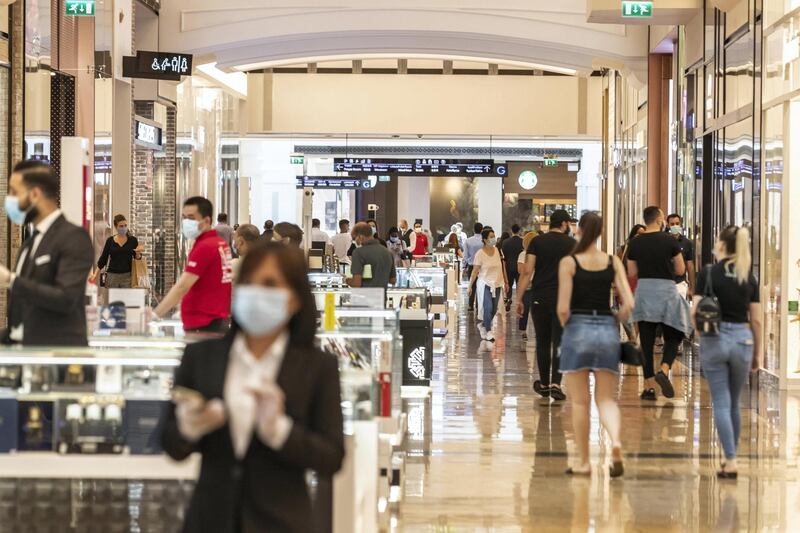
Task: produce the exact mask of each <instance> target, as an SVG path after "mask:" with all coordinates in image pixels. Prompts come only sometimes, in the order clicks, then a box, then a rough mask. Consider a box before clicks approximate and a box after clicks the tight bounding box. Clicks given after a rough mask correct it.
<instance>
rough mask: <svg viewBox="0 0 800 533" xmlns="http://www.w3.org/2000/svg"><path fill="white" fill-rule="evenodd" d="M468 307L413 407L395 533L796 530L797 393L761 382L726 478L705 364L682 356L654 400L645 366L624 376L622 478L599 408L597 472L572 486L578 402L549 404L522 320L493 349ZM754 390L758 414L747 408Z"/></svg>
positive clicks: (504, 321) (799, 496)
mask: <svg viewBox="0 0 800 533" xmlns="http://www.w3.org/2000/svg"><path fill="white" fill-rule="evenodd" d="M459 309H463V310H464V311H463V312H461V314H460V315H459V317H458V332H457V335H453V338H452V340H449V341H448V342H449V343H448V347H447V349H446V350H445V351H444V353H443V354H440V355H439V356H438V358H437V359H436V360H435V363H434V381H433V392H432V396H431V398H429V399H428V400H424V401H423V400H406V401H405V402H406V405H405V406H404V407H405V408H406V411H407V413H408V416H409V431H408V435H407V440H406V450H407V452H408V459H407V467H406V468H407V469H406V485H405V487H406V500H405V501H404V503H403V506H402V512H401V514H400V516H399V517H398V524H399V531H403V532H430V531H437V532H439V531H442V532H444V531H481V532H484V531H485V532H497V533H499V532H550V531H552V532H565V531H576V532H577V531H598V532H602V531H646V532H657V531H675V532H678V531H719V532H723V531H724V532H730V531H797V530H798V528H800V465H798V460H797V452H798V447H800V428H798V425H797V424H798V422H797V421H798V415H800V395H799V394H797V393H794V394H791V393H790V394H786V393H780V392H779V391H777V390H775V389H774V388H772V387H771V386H770V385H769V384H765V383H762V384H761V385H760V386H756V385H751V387H750V389H749V390H750V391H751V397H744V398H743V404H742V407H743V409H742V440H741V445H740V463H739V464H740V477H739V479H738V481H735V482H731V481H719V480H718V479H717V477H716V475H715V472H716V470H718V469H719V466H720V460H721V457H722V453H721V450H720V447H719V441H718V440H717V437H716V433H715V428H714V424H713V419H712V413H711V405H710V397H709V393H708V387H707V385H706V383H705V381H704V379H703V378H702V376H701V373H700V370H699V364H698V362H697V359H696V358H695V357H693V356H692V354H691V352H690V351H685V352H684V355H682V356H681V357H680V358H679V360H678V361H679V364H676V366H675V369H674V371H673V374H674V375H675V376H676V379H675V380H674V382H675V384H676V387H675V388H676V396H675V398H673V399H672V400H666V399H665V398H663V397H661V396H659V399H658V401H657V402H655V403H652V402H650V403H647V402H643V401H642V400H640V399H639V393H640V391H641V377H640V375H639V373H640V371H639V370H638V369H631V368H626V372H625V375H624V376H623V379H622V384H621V390H620V407H621V410H622V416H623V436H622V440H623V446H624V453H625V469H626V471H625V476H624V477H623V478H622V479H617V480H610V478H609V476H608V465H609V454H610V450H609V446H608V443H607V440H606V437H605V435H604V433H603V432H602V431H601V428H600V425H599V420H598V417H597V412H596V408H593V411H592V412H593V415H592V421H591V433H590V442H591V452H592V462H593V471H592V477H591V478H590V479H586V478H570V477H569V476H566V475H564V471H565V469H566V468H567V466H568V464H572V463H569V460H568V455H569V454H572V453H573V441H572V429H571V422H570V405H569V400H568V401H567V402H560V403H551V401H550V400H549V399H542V398H540V397H539V396H538V395H537V394H535V393H534V392H533V390H532V383H533V381H534V379H536V378H537V374H536V370H535V368H536V365H535V353H534V342H533V340H531V341H529V342H528V343H527V345H526V343H525V342H524V341H523V340H522V337H521V335H520V333H519V332H518V331H516V320H512V325H513V327H511V328H509V327H508V325H509V324H508V318H507V317H508V316H509V315H504V314H503V313H502V312H501V313H499V314H498V317H497V319H496V320H497V321H498V324H499V328H498V331H500V330H502V331H505V335H503V336H499V335H498V337H499V338H498V339H497V342H496V343H494V344H492V343H488V342H485V341H481V340H480V337H479V336H478V332H477V329H476V328H475V327H474V326H473V323H472V320H471V318H470V316H469V315H468V314H467V312H466V306H459ZM510 314H513V310H512V312H511V313H510ZM687 346H688V344H687ZM565 392H566V394H567V395H569V391H568V390H566V391H565ZM755 395H759V396H760V405H761V406H762V413H761V414H757V413H756V411H755V410H754V409H753V408H751V407H750V406H751V405H755V404H756V398H755ZM744 396H747V394H746V393H745V395H744ZM787 457H788V458H790V459H789V460H787Z"/></svg>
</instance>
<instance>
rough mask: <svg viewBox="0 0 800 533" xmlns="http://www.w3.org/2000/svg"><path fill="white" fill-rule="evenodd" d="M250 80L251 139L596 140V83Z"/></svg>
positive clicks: (433, 78)
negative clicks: (340, 135)
mask: <svg viewBox="0 0 800 533" xmlns="http://www.w3.org/2000/svg"><path fill="white" fill-rule="evenodd" d="M249 76H250V77H252V78H251V80H250V83H249V85H250V86H251V87H253V86H255V87H254V88H258V89H259V90H257V91H253V92H251V94H250V98H249V99H250V102H248V107H249V108H250V110H251V112H250V113H248V114H249V122H250V124H249V126H250V128H249V132H250V133H258V132H263V131H274V132H282V133H330V132H350V133H367V134H375V133H378V134H380V133H397V134H454V133H458V134H472V135H562V136H579V135H584V134H585V135H588V136H590V137H594V138H598V137H599V136H600V128H601V122H602V117H601V92H600V91H601V89H600V78H588V79H587V80H586V91H585V92H584V91H580V90H579V82H580V80H579V78H577V77H567V76H564V77H561V76H460V75H459V76H455V75H454V76H445V75H394V74H387V75H376V74H364V75H358V74H274V75H269V74H266V75H265V74H250V75H249ZM265 77H271V89H272V90H271V92H270V91H269V88H270V83H269V81H270V80H269V79H266V78H265ZM265 82H267V83H265ZM265 89H266V90H265ZM581 93H584V94H585V96H584V97H583V98H585V101H584V102H582V101H581V97H580V96H579V95H580V94H581ZM270 95H271V98H270ZM259 96H260V98H259V100H261V99H263V101H264V103H263V104H261V102H260V101H259V102H254V101H253V99H254V98H258V97H259ZM581 113H583V116H582V118H581V116H580V114H581ZM270 121H271V128H270V127H269V126H270Z"/></svg>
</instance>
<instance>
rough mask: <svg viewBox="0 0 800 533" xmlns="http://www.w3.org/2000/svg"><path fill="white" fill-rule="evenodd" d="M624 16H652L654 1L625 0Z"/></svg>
mask: <svg viewBox="0 0 800 533" xmlns="http://www.w3.org/2000/svg"><path fill="white" fill-rule="evenodd" d="M622 16H623V17H634V18H635V17H652V16H653V2H629V1H628V0H623V2H622Z"/></svg>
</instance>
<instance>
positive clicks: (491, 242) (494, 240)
mask: <svg viewBox="0 0 800 533" xmlns="http://www.w3.org/2000/svg"><path fill="white" fill-rule="evenodd" d="M486 244H488V245H489V246H497V237H492V238H491V239H489V240H488V241H486Z"/></svg>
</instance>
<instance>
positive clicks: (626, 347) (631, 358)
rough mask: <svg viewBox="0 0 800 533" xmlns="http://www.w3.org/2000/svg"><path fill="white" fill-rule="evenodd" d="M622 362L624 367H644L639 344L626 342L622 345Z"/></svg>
mask: <svg viewBox="0 0 800 533" xmlns="http://www.w3.org/2000/svg"><path fill="white" fill-rule="evenodd" d="M619 358H620V361H621V362H622V364H623V365H629V366H642V363H643V362H644V356H643V355H642V348H641V347H640V346H639V344H638V343H636V342H633V341H625V342H622V343H620V357H619Z"/></svg>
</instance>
